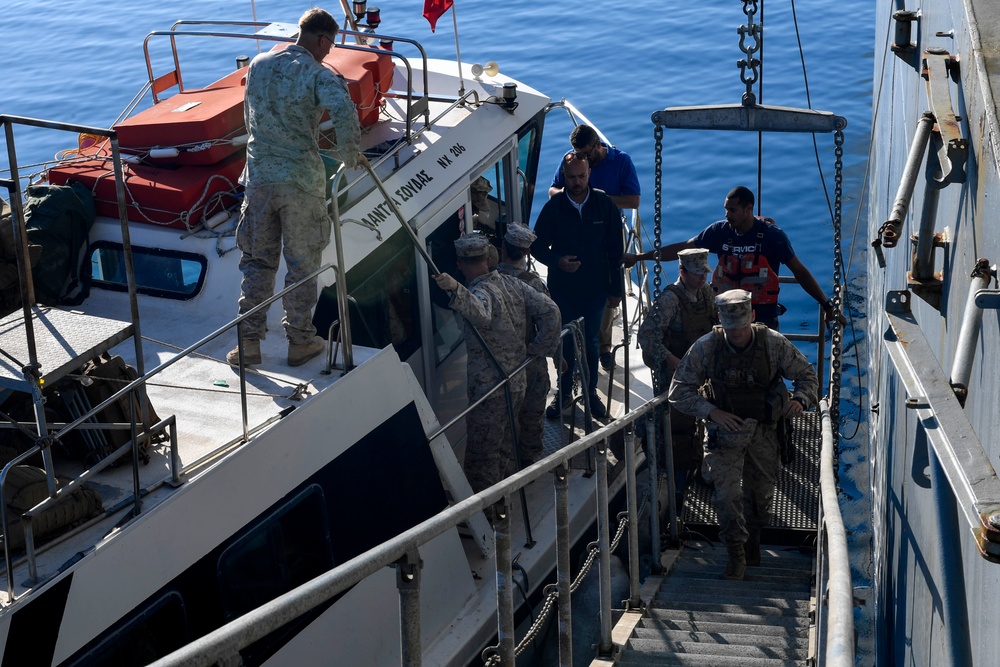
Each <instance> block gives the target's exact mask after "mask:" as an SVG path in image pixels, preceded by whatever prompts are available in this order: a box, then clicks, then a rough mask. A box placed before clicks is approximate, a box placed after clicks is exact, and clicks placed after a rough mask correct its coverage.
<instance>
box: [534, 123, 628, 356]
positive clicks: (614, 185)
mask: <svg viewBox="0 0 1000 667" xmlns="http://www.w3.org/2000/svg"><path fill="white" fill-rule="evenodd" d="M569 143H570V145H571V146H572V147H573V150H572V153H573V154H574V155H576V157H578V158H586V159H587V161H588V162H589V163H590V186H591V187H592V188H597V189H598V190H603V191H604V194H606V195H608V196H609V197H610V198H611V201H612V202H614V204H615V206H617V207H618V208H619V213H620V212H621V211H620V209H623V208H639V194H640V191H639V177H638V176H637V175H636V172H635V165H634V164H632V158H631V157H629V155H628V153H626V152H625V151H622V150H619V149H617V148H615V147H614V146H610V145H608V144H606V143H604V142H603V141H601V139H600V137H598V136H597V131H596V130H594V128H592V127H590V126H589V125H577V126H576V127H574V128H573V131H572V132H571V133H570V135H569ZM564 185H565V181H564V180H563V175H562V165H560V167H559V168H558V169H556V173H555V175H554V176H553V177H552V184H551V185H550V186H549V197H552V196H553V195H555V194H556V193H558V192H562V190H563V186H564ZM617 311H618V309H617V308H610V307H609V308H605V309H604V315H603V317H602V318H601V332H600V359H601V366H603V367H604V368H605V369H607V370H610V369H612V368H614V366H615V359H614V356H613V355H612V354H611V325H612V323H613V322H614V318H615V315H616V314H617Z"/></svg>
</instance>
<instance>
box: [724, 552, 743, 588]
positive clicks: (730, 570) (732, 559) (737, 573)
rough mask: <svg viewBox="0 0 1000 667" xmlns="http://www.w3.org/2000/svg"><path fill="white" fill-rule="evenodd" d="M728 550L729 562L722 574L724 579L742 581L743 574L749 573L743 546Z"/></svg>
mask: <svg viewBox="0 0 1000 667" xmlns="http://www.w3.org/2000/svg"><path fill="white" fill-rule="evenodd" d="M726 549H727V550H728V551H729V562H728V563H726V571H725V572H723V573H722V578H723V579H732V580H736V581H742V579H743V574H744V573H745V572H746V571H747V559H746V554H745V553H744V551H743V545H742V544H740V545H737V546H735V547H726Z"/></svg>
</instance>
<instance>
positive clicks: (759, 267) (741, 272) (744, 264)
mask: <svg viewBox="0 0 1000 667" xmlns="http://www.w3.org/2000/svg"><path fill="white" fill-rule="evenodd" d="M765 224H768V223H767V222H765V220H764V219H763V218H757V222H755V223H754V226H753V230H754V231H756V235H755V236H756V239H757V243H756V247H755V249H754V251H753V252H752V253H745V254H743V255H734V254H732V248H733V246H734V245H735V236H736V234H735V233H733V230H732V227H730V234H729V240H728V241H727V244H726V248H727V249H726V250H724V251H723V252H722V254H721V255H719V263H718V264H717V265H716V267H715V271H714V272H713V273H712V288H713V289H714V290H715V291H716V293H717V294H721V293H722V292H726V291H728V290H731V289H743V290H746V291H748V292H750V300H751V302H752V303H754V304H770V303H777V302H778V290H779V289H780V288H779V286H778V273H777V271H775V270H774V269H772V268H771V265H770V263H768V261H767V257H765V256H764V251H763V245H764V230H763V229H762V228H761V226H762V225H765Z"/></svg>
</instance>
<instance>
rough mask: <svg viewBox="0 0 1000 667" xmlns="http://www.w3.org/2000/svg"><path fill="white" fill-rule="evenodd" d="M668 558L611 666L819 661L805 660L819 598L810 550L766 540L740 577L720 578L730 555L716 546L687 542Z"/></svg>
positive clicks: (764, 666)
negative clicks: (758, 556)
mask: <svg viewBox="0 0 1000 667" xmlns="http://www.w3.org/2000/svg"><path fill="white" fill-rule="evenodd" d="M665 557H666V558H669V559H670V560H671V561H672V564H671V565H670V568H669V570H668V571H667V574H666V575H665V576H664V577H663V578H660V579H658V580H654V581H651V582H649V583H650V584H652V585H653V586H656V585H657V584H658V585H659V587H658V590H655V594H652V595H651V597H650V598H649V599H648V600H645V602H646V611H645V613H644V614H643V615H642V616H641V618H639V619H638V623H637V624H635V625H634V626H633V627H631V634H630V636H629V637H628V638H627V639H623V640H622V644H623V646H622V649H621V651H620V653H619V654H618V655H617V656H616V660H615V661H614V663H613V664H615V665H664V666H666V665H671V666H673V665H713V666H718V667H725V666H726V665H740V666H741V667H772V666H773V667H777V666H779V665H806V664H815V663H810V662H808V661H809V660H810V659H811V658H813V656H811V655H810V650H811V649H810V645H811V642H810V635H811V633H812V632H813V627H812V623H813V620H812V619H813V618H814V607H815V600H816V596H815V592H814V584H813V582H814V570H815V565H814V560H813V556H812V554H811V553H805V552H802V551H800V550H799V549H797V548H795V547H785V546H777V545H763V546H762V547H761V562H760V565H758V566H750V567H748V568H747V571H746V575H745V577H744V580H743V581H727V580H725V579H722V578H721V575H722V571H723V570H724V569H725V567H726V559H727V553H726V549H725V547H724V546H722V545H720V544H718V543H715V544H712V543H710V542H688V543H686V544H684V546H682V547H681V549H680V550H677V551H670V552H668V553H667V554H665ZM651 579H655V578H651ZM650 592H651V593H652V591H650ZM615 644H619V640H618V639H617V638H616V639H615ZM606 664H611V663H606Z"/></svg>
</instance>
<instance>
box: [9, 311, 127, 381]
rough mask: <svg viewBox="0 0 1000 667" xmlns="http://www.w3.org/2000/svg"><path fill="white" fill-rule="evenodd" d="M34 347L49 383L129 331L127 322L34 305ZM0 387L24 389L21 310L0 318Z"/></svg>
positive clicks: (24, 333) (24, 346)
mask: <svg viewBox="0 0 1000 667" xmlns="http://www.w3.org/2000/svg"><path fill="white" fill-rule="evenodd" d="M31 321H32V328H33V330H34V334H35V350H36V354H37V358H38V363H39V365H41V370H42V378H43V379H44V380H45V382H46V383H47V384H52V383H53V382H55V381H56V380H58V379H59V378H61V377H63V376H65V375H66V374H67V373H72V372H74V371H76V370H77V369H78V368H80V366H82V365H83V364H84V363H85V362H86V361H88V360H90V359H93V358H94V357H96V356H97V355H99V354H101V353H102V352H105V351H107V350H110V349H111V348H112V347H114V346H115V345H117V344H118V343H120V342H122V341H123V340H125V339H127V338H128V337H129V336H131V335H132V325H131V324H130V323H128V322H120V321H118V320H112V319H108V318H106V317H96V316H94V315H85V314H83V313H77V312H72V311H66V310H60V309H58V308H47V307H42V306H34V307H32V311H31ZM0 349H2V350H3V351H4V353H5V354H4V355H0V387H6V388H9V389H16V390H18V391H28V390H29V389H30V384H29V381H27V380H25V378H24V374H23V373H22V366H24V365H25V364H27V363H28V339H27V330H26V328H25V326H24V317H23V315H22V311H20V310H18V311H17V312H15V313H12V314H11V315H8V316H7V317H5V318H3V319H2V320H0Z"/></svg>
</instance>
